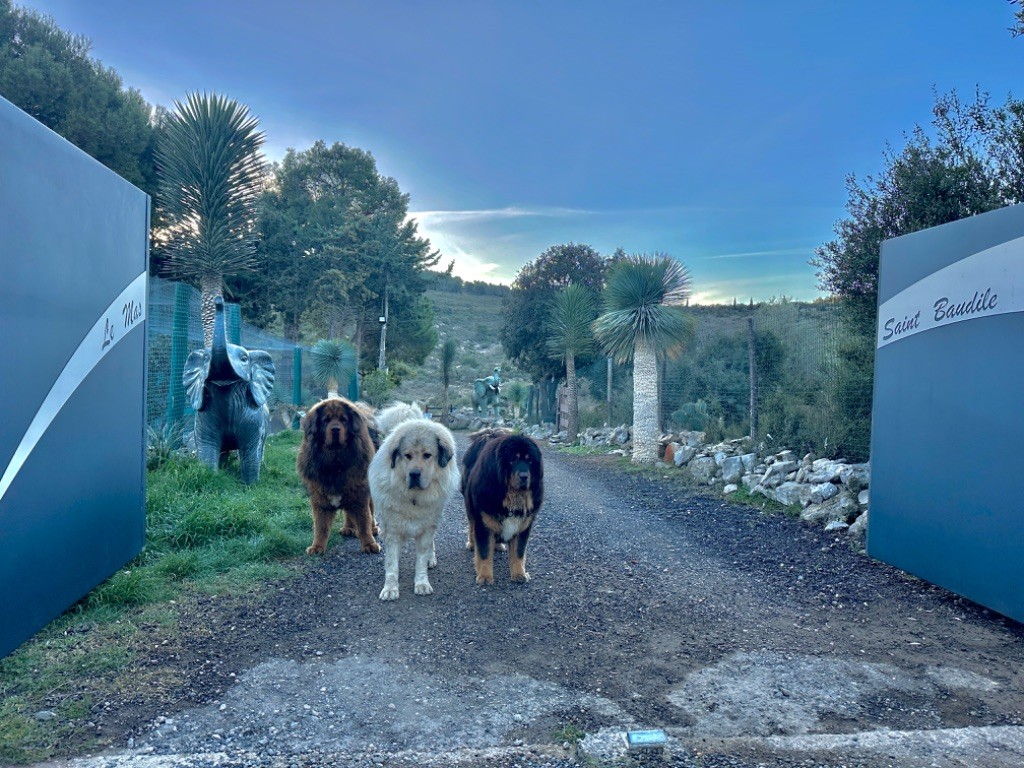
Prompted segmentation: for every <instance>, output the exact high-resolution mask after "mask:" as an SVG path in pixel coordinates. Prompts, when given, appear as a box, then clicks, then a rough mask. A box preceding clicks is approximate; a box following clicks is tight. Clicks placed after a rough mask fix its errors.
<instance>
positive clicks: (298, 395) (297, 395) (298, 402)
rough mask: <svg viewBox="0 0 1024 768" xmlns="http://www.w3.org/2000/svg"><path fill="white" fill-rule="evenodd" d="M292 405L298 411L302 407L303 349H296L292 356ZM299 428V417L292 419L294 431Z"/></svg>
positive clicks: (296, 415)
mask: <svg viewBox="0 0 1024 768" xmlns="http://www.w3.org/2000/svg"><path fill="white" fill-rule="evenodd" d="M292 405H294V406H295V409H296V411H297V410H298V409H299V408H301V407H302V347H295V354H294V355H293V356H292ZM298 428H299V415H298V413H296V414H295V417H294V418H293V419H292V429H298Z"/></svg>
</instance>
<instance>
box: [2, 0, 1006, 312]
mask: <svg viewBox="0 0 1024 768" xmlns="http://www.w3.org/2000/svg"><path fill="white" fill-rule="evenodd" d="M15 2H16V3H18V4H20V5H25V6H28V7H31V8H35V9H37V10H40V11H42V12H44V13H48V14H50V15H52V16H53V17H54V18H55V20H56V21H57V23H58V24H60V25H61V26H62V27H64V28H65V29H67V30H69V31H72V32H76V33H80V34H83V35H86V36H87V37H89V38H91V39H92V42H93V50H92V53H93V55H94V56H95V57H96V58H98V59H100V60H101V61H103V62H104V63H105V64H107V65H109V66H112V67H114V68H115V69H116V70H117V71H118V72H119V73H120V74H121V76H122V77H123V78H124V81H125V84H126V85H128V86H132V87H135V88H138V89H139V90H141V91H142V93H143V95H144V96H145V97H146V98H147V99H148V100H149V101H151V102H153V103H158V104H163V105H165V106H171V105H172V101H173V100H174V99H181V98H183V96H184V95H185V94H186V93H187V92H189V91H192V90H206V91H217V92H220V93H224V94H227V95H228V96H231V97H233V98H236V99H238V100H240V101H242V102H243V103H245V104H247V105H248V106H249V108H250V109H251V110H252V112H253V113H254V114H256V115H257V116H258V117H259V119H260V125H261V127H262V129H263V130H264V131H265V132H266V135H267V154H268V156H269V157H270V158H271V159H279V158H280V157H281V156H283V154H284V151H285V150H286V149H287V148H289V147H293V148H296V149H305V148H307V147H308V146H309V145H310V144H312V143H313V142H314V141H316V140H317V139H323V140H325V141H327V142H328V143H331V142H334V141H341V142H344V143H346V144H349V145H353V146H358V147H361V148H363V149H366V150H369V151H370V152H372V153H373V155H374V157H375V158H376V159H377V163H378V167H379V169H380V170H381V172H383V173H384V174H386V175H388V176H393V177H394V178H395V179H397V180H398V183H399V185H400V187H401V188H402V190H403V191H405V192H408V193H409V194H410V196H411V204H410V208H411V210H412V211H413V212H414V216H415V218H416V219H417V220H418V222H419V226H420V231H421V232H422V233H423V234H425V235H427V236H428V237H429V238H430V240H431V242H432V243H433V245H434V246H435V247H437V248H439V249H440V250H441V252H442V253H443V255H444V258H443V264H444V265H447V263H448V262H449V261H451V260H453V259H454V261H455V268H454V271H455V274H457V275H460V276H462V277H464V278H466V279H483V280H488V281H490V282H504V283H508V282H511V280H512V279H513V278H514V277H515V275H516V273H517V272H518V270H519V269H520V267H522V265H523V264H525V263H526V262H528V261H531V260H532V259H534V258H536V257H537V256H538V255H539V254H540V253H541V252H542V251H543V250H544V249H546V248H547V247H549V246H551V245H554V244H557V243H565V242H570V241H573V242H582V243H587V244H589V245H591V246H593V247H594V248H596V249H597V250H598V251H600V252H601V253H611V252H612V251H613V250H614V249H615V248H617V247H620V246H621V247H622V248H624V249H625V250H626V251H627V252H650V251H664V252H667V253H670V254H671V255H673V256H675V257H676V258H678V259H680V260H681V261H682V262H683V263H684V264H685V265H686V266H687V267H688V268H689V270H690V273H691V276H692V278H693V289H694V297H695V300H697V301H699V302H702V303H706V302H716V301H732V299H733V298H736V299H738V300H740V301H746V300H748V299H750V298H753V299H755V300H764V299H768V298H771V297H773V296H781V295H786V296H789V297H791V298H796V299H802V300H809V299H812V298H814V297H815V296H818V295H820V293H819V291H818V289H817V287H816V280H815V276H814V270H813V268H812V267H811V266H809V265H808V263H807V262H808V260H809V259H810V258H812V256H813V251H814V248H815V247H816V246H818V245H821V244H822V243H824V242H826V241H828V240H830V239H832V236H833V230H832V227H833V225H834V223H835V222H836V221H837V220H838V219H840V218H841V217H842V216H843V215H844V206H845V203H846V189H845V179H846V176H847V175H848V174H850V173H853V174H856V175H857V177H858V178H864V177H865V176H866V175H869V174H873V173H877V172H878V171H879V170H880V169H881V168H882V154H883V151H884V150H885V147H886V145H887V143H888V144H890V145H892V146H894V147H896V148H899V147H901V146H902V144H903V139H904V135H905V133H907V132H908V131H910V130H911V129H912V128H913V127H914V125H915V124H918V123H921V124H927V123H928V122H929V120H930V117H931V107H932V105H933V103H934V96H933V94H934V92H936V91H937V92H939V93H946V92H948V91H950V90H952V89H956V90H957V92H958V93H959V94H960V95H961V96H962V97H964V98H966V99H969V98H970V97H972V96H973V93H974V90H975V88H981V89H982V90H984V91H988V92H989V93H990V94H991V95H992V98H993V100H994V101H995V102H996V103H1002V102H1003V101H1005V99H1006V97H1007V96H1008V95H1010V94H1011V93H1013V95H1015V96H1024V87H1022V81H1021V74H1022V71H1024V67H1022V65H1024V39H1019V40H1015V39H1013V38H1011V36H1010V34H1009V32H1008V31H1007V29H1008V27H1010V26H1011V24H1012V23H1013V15H1012V14H1013V6H1011V5H1010V4H1009V3H1008V2H1006V0H906V1H903V0H886V1H875V0H851V1H849V2H847V1H845V0H844V1H841V2H840V1H838V0H836V1H832V0H819V1H818V2H809V1H808V2H789V1H787V0H778V1H777V2H764V0H756V1H748V0H733V1H732V2H719V1H718V0H700V1H697V0H694V1H690V0H676V1H675V2H668V1H666V2H645V1H644V0H633V1H631V2H630V1H626V0H623V1H622V2H601V1H599V0H591V1H590V2H584V1H583V0H579V1H573V2H570V1H568V0H565V1H559V0H547V1H546V2H540V1H536V2H535V1H533V0H517V1H515V2H512V1H511V0H509V1H508V2H486V1H485V0H461V1H459V2H450V1H448V0H432V1H430V2H426V1H424V2H413V1H412V0H409V1H407V2H390V1H387V0H380V1H375V0H365V1H364V2H358V3H357V2H326V1H324V2H310V1H306V2H304V1H303V0H293V2H289V3H285V2H269V0H247V1H246V2H236V1H235V0H201V1H199V2H194V1H193V0H175V1H173V2H154V3H149V2H145V3H142V2H138V0H28V1H27V2H21V1H20V0H15ZM1015 88H1016V90H1014V89H1015Z"/></svg>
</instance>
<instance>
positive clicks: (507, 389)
mask: <svg viewBox="0 0 1024 768" xmlns="http://www.w3.org/2000/svg"><path fill="white" fill-rule="evenodd" d="M501 389H502V394H504V395H505V398H506V399H507V400H508V404H509V405H511V406H512V413H513V415H514V416H515V418H517V419H518V418H519V417H520V416H521V415H522V413H523V402H524V401H525V400H526V396H527V394H529V390H528V389H527V388H526V385H525V384H524V383H523V382H521V381H510V382H509V383H508V384H506V385H504V386H503V387H502V388H501Z"/></svg>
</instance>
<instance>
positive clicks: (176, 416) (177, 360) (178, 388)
mask: <svg viewBox="0 0 1024 768" xmlns="http://www.w3.org/2000/svg"><path fill="white" fill-rule="evenodd" d="M191 305H192V302H191V289H190V288H189V286H188V285H186V284H185V283H175V284H174V315H173V317H172V318H171V362H170V366H171V370H170V373H169V375H168V380H169V381H168V388H167V389H168V392H167V394H168V397H167V424H168V425H169V426H173V425H175V424H178V422H180V421H181V419H182V417H183V416H184V415H185V386H184V385H183V384H182V383H181V374H182V372H183V371H184V370H185V358H186V357H187V356H188V323H189V314H190V309H191Z"/></svg>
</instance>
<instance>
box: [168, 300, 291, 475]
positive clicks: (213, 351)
mask: <svg viewBox="0 0 1024 768" xmlns="http://www.w3.org/2000/svg"><path fill="white" fill-rule="evenodd" d="M214 306H215V307H216V316H215V317H214V322H213V347H212V348H206V349H197V350H195V351H193V352H192V354H190V355H189V356H188V360H186V361H185V370H184V372H183V373H182V377H181V381H182V384H184V385H185V393H186V395H187V396H188V399H189V402H190V403H191V404H192V407H193V408H194V409H195V412H196V433H195V434H196V448H197V450H198V453H199V461H201V462H202V463H203V464H205V465H206V466H208V467H210V468H211V469H214V470H216V469H218V468H219V467H220V464H221V460H222V459H223V458H224V456H226V455H227V452H228V451H231V450H237V451H238V464H239V468H240V470H241V475H242V482H243V483H245V484H246V485H251V484H253V483H255V482H257V481H259V479H260V465H262V463H263V444H264V443H265V442H266V439H267V431H268V429H269V427H270V409H269V408H268V407H267V398H268V397H269V396H270V391H271V390H272V389H273V387H274V361H273V360H272V359H271V357H270V355H269V354H268V353H267V352H264V351H263V350H260V349H251V350H249V349H246V348H245V347H240V346H238V345H237V344H229V343H228V341H227V338H226V335H225V330H224V299H222V298H221V297H220V296H218V297H217V298H216V299H215V300H214Z"/></svg>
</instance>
